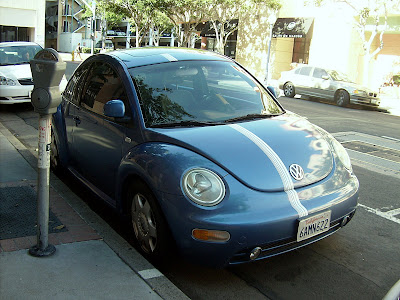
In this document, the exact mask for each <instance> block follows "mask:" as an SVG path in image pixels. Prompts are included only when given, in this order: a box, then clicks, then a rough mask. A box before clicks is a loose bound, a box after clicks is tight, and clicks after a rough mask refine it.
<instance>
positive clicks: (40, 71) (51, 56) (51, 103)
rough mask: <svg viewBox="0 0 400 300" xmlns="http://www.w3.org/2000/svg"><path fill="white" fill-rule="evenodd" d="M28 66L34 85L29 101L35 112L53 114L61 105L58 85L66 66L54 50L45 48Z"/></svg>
mask: <svg viewBox="0 0 400 300" xmlns="http://www.w3.org/2000/svg"><path fill="white" fill-rule="evenodd" d="M30 65H31V71H32V77H33V84H34V88H33V92H32V96H31V101H32V105H33V107H34V109H35V112H37V113H39V114H41V115H45V114H53V113H55V112H56V111H57V106H58V105H59V104H60V103H61V93H60V89H59V85H60V82H61V79H62V77H63V76H64V74H65V69H66V66H67V64H66V63H65V62H63V61H62V58H61V57H60V56H59V54H58V53H57V51H56V50H54V49H51V48H46V49H43V50H41V51H39V52H38V53H37V54H36V55H35V57H34V58H33V59H32V60H31V61H30Z"/></svg>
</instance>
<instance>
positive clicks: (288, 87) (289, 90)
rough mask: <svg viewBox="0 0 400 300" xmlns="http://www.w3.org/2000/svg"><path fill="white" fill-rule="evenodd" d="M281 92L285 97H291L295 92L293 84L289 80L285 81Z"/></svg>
mask: <svg viewBox="0 0 400 300" xmlns="http://www.w3.org/2000/svg"><path fill="white" fill-rule="evenodd" d="M283 93H284V94H285V96H286V97H290V98H293V97H294V95H295V94H296V93H295V89H294V85H293V83H291V82H286V83H285V84H284V85H283Z"/></svg>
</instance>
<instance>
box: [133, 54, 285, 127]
mask: <svg viewBox="0 0 400 300" xmlns="http://www.w3.org/2000/svg"><path fill="white" fill-rule="evenodd" d="M129 72H130V74H131V76H132V78H133V79H134V81H135V84H136V86H137V88H138V90H139V93H140V95H139V96H140V105H141V109H142V113H143V117H144V120H145V123H146V126H148V127H157V126H158V127H161V126H166V125H168V124H171V125H172V124H179V123H181V124H188V123H189V122H192V124H195V125H199V124H200V123H202V124H210V125H211V124H213V125H215V124H223V123H224V122H229V121H230V120H233V119H235V120H237V119H240V118H243V119H245V118H246V116H251V118H255V116H260V117H263V116H265V117H268V116H271V115H278V114H281V113H283V110H282V109H281V108H280V106H279V105H278V104H277V103H276V102H275V101H274V100H273V98H272V97H271V96H270V95H269V94H268V92H267V91H265V89H264V88H263V87H262V86H260V85H259V84H258V83H257V82H256V81H255V80H254V79H253V78H252V77H251V76H250V75H249V74H248V73H247V72H246V71H244V70H243V69H242V68H240V67H239V66H238V65H236V64H235V63H233V62H221V61H184V62H171V63H164V64H157V65H149V66H143V67H136V68H131V69H130V70H129Z"/></svg>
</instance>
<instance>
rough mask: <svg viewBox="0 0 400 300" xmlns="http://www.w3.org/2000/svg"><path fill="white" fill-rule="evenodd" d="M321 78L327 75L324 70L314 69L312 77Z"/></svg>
mask: <svg viewBox="0 0 400 300" xmlns="http://www.w3.org/2000/svg"><path fill="white" fill-rule="evenodd" d="M322 76H328V73H327V72H326V71H325V70H324V69H321V68H315V69H314V72H313V77H315V78H322Z"/></svg>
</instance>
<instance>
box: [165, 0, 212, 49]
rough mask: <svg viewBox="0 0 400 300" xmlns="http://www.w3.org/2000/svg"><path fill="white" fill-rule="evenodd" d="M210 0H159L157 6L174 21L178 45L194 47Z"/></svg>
mask: <svg viewBox="0 0 400 300" xmlns="http://www.w3.org/2000/svg"><path fill="white" fill-rule="evenodd" d="M207 5H208V0H159V1H157V8H158V9H159V10H160V11H162V12H163V13H165V14H166V15H167V17H168V18H169V19H170V20H171V21H172V23H173V24H174V28H175V33H176V34H177V39H178V46H179V47H181V46H184V47H185V46H187V47H194V44H193V42H192V41H193V38H194V37H195V36H196V27H197V25H199V24H200V23H201V22H203V21H204V19H205V16H204V12H205V8H206V7H207Z"/></svg>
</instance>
